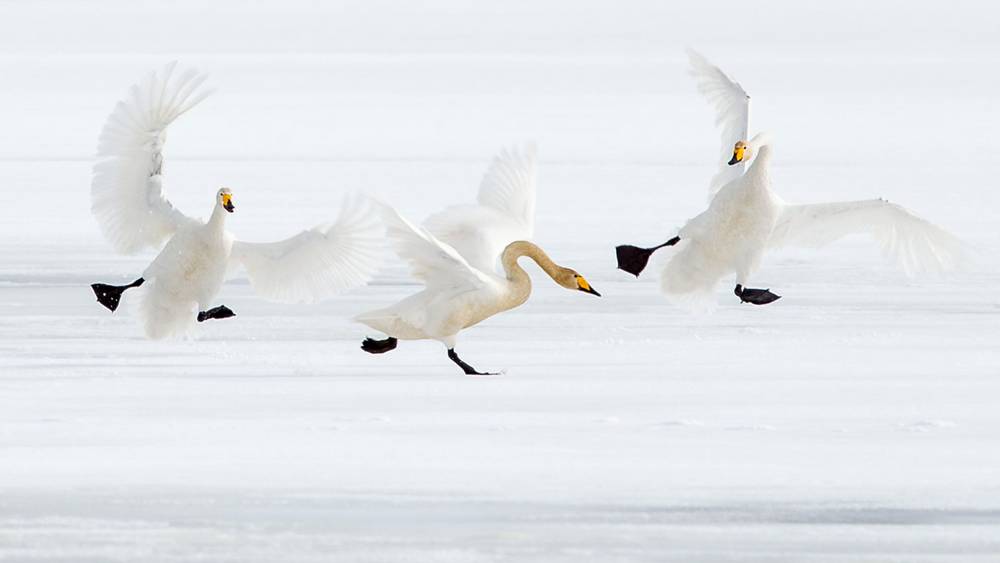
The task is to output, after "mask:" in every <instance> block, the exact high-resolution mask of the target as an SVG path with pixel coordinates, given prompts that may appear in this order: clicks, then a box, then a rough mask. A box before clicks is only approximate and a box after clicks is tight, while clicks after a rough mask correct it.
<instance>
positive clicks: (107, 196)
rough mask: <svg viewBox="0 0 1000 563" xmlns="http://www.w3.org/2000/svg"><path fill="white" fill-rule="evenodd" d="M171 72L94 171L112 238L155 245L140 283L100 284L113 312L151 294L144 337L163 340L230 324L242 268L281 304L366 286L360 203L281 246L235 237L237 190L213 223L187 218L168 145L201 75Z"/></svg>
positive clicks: (128, 115)
mask: <svg viewBox="0 0 1000 563" xmlns="http://www.w3.org/2000/svg"><path fill="white" fill-rule="evenodd" d="M173 70H174V65H173V64H171V65H169V66H167V67H166V69H165V70H164V72H163V73H161V74H154V75H151V76H150V77H149V78H148V79H147V80H145V81H144V82H142V83H141V84H138V85H136V86H133V88H132V90H131V92H130V97H129V99H127V100H125V101H123V102H120V103H119V104H118V106H117V107H116V108H115V111H114V112H113V113H112V114H111V116H110V117H109V118H108V122H107V123H106V124H105V126H104V129H103V131H102V132H101V138H100V145H99V148H98V154H99V157H101V158H102V159H103V160H101V161H100V162H98V164H97V165H95V167H94V180H93V185H92V190H91V196H92V209H93V212H94V215H95V216H96V217H97V219H98V223H99V225H100V226H101V230H102V231H103V233H104V235H105V236H106V238H108V239H109V241H110V242H111V243H112V244H113V245H114V246H115V248H116V249H117V250H119V251H120V252H123V253H131V252H136V251H139V250H141V249H144V248H149V247H154V248H155V247H158V246H159V245H161V244H163V241H164V240H167V242H166V244H165V245H164V246H163V248H162V250H161V251H160V253H159V254H158V255H157V256H156V258H155V259H154V260H153V261H152V263H150V265H149V266H148V267H147V268H146V270H145V271H144V272H143V274H142V276H141V277H140V278H139V279H137V280H136V281H134V282H132V283H131V284H129V285H125V286H112V285H107V284H94V286H93V288H94V291H95V293H96V294H97V297H98V301H99V302H101V303H102V304H103V305H105V306H106V307H108V308H109V309H111V310H112V311H114V310H115V309H117V307H118V303H119V300H120V298H121V295H122V293H123V292H124V291H125V290H127V289H129V288H131V287H139V286H145V287H144V291H143V293H144V295H143V299H142V302H141V306H140V308H139V311H140V315H141V317H142V321H143V325H144V327H145V332H146V335H147V336H149V337H150V338H162V337H165V336H170V335H174V334H178V333H182V332H184V331H186V330H187V329H188V328H189V327H190V326H191V324H192V323H193V322H194V321H195V320H198V321H204V320H208V319H220V318H227V317H231V316H233V315H234V313H233V312H232V311H231V310H229V308H227V307H225V306H220V307H214V308H212V307H210V306H211V304H212V302H213V300H214V299H215V297H216V295H218V292H219V289H220V288H221V287H222V283H223V281H224V280H225V278H226V276H227V273H228V272H231V271H232V270H234V269H236V268H237V267H243V268H244V269H245V270H246V272H247V274H248V277H249V278H250V283H251V285H252V286H253V288H254V290H255V291H256V292H257V293H258V294H260V295H262V296H264V297H267V298H270V299H273V300H277V301H284V302H312V301H317V300H320V299H323V298H325V297H327V296H329V295H331V294H333V293H336V292H338V291H341V290H345V289H349V288H351V287H355V286H358V285H361V284H363V283H364V282H365V281H367V279H368V278H369V277H370V275H371V274H372V273H373V271H374V270H375V268H376V265H377V262H376V260H375V256H376V253H377V251H378V247H379V242H378V236H379V233H378V228H377V224H376V222H375V221H374V219H373V218H372V217H371V216H370V214H366V213H364V212H362V210H361V209H360V208H359V207H358V206H345V208H344V209H342V210H341V214H340V217H339V218H338V220H337V221H336V222H335V223H334V224H332V225H329V226H321V227H316V228H314V229H310V230H307V231H303V232H301V233H299V234H298V235H296V236H294V237H291V238H289V239H286V240H284V241H279V242H273V243H249V242H243V241H237V240H234V238H233V236H232V235H231V234H229V233H228V232H227V231H226V228H225V223H226V218H227V217H228V216H229V215H230V214H231V213H233V212H234V211H235V206H234V205H233V196H232V192H231V191H230V190H229V189H228V188H223V189H221V190H219V191H218V192H217V194H216V198H215V203H214V205H213V207H212V212H211V215H210V218H209V219H208V221H202V220H199V219H195V218H191V217H188V216H187V215H184V214H183V213H181V212H180V211H178V210H177V209H175V208H174V207H173V205H171V204H170V202H169V201H168V200H167V199H166V198H165V197H164V196H163V193H162V180H163V175H162V171H163V170H162V169H163V156H162V152H161V150H162V148H163V144H164V140H165V137H166V128H167V126H168V125H169V124H170V123H171V122H172V121H173V120H174V119H176V118H177V117H178V116H180V115H181V114H182V113H184V112H186V111H187V110H188V109H190V108H191V107H193V106H194V105H196V104H197V103H198V102H199V101H201V100H202V99H203V98H204V97H205V96H206V95H207V92H199V91H198V88H199V86H200V85H201V83H202V82H203V81H204V78H205V77H204V76H203V75H198V74H196V73H194V72H188V73H185V74H183V75H181V76H180V77H179V78H177V79H176V80H173V79H172V78H173Z"/></svg>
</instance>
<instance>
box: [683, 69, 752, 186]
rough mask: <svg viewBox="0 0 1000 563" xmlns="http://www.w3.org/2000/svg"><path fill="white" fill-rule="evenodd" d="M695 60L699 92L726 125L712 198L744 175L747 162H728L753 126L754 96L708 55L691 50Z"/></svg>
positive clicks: (714, 178)
mask: <svg viewBox="0 0 1000 563" xmlns="http://www.w3.org/2000/svg"><path fill="white" fill-rule="evenodd" d="M688 59H689V60H690V62H691V76H693V77H694V80H695V84H696V85H697V86H698V92H700V93H701V95H702V96H704V97H705V99H706V100H708V103H710V104H712V107H713V108H714V109H715V124H716V126H721V127H722V148H721V150H720V153H719V158H718V160H717V164H718V166H719V171H718V172H716V174H715V176H713V177H712V181H711V183H710V184H709V197H711V196H713V195H715V193H716V192H717V191H719V188H721V187H722V186H725V185H726V184H728V183H729V182H731V181H733V180H735V179H736V178H739V177H740V176H741V175H742V174H743V170H744V167H745V166H746V163H745V162H741V163H739V164H736V165H733V166H729V165H728V164H726V163H727V162H729V159H730V158H731V157H732V155H733V145H735V144H736V142H737V141H746V140H747V130H748V128H749V125H750V96H748V95H747V93H746V91H745V90H743V87H742V86H740V85H739V83H738V82H736V81H735V80H733V79H732V78H729V76H727V75H726V73H724V72H722V70H721V69H720V68H719V67H717V66H715V65H713V64H712V63H710V62H708V60H706V59H705V57H703V56H701V55H700V54H698V53H696V52H695V51H692V50H690V49H689V50H688Z"/></svg>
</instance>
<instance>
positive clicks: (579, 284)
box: [576, 275, 601, 297]
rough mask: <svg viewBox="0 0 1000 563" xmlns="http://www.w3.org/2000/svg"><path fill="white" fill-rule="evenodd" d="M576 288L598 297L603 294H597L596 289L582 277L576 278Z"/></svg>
mask: <svg viewBox="0 0 1000 563" xmlns="http://www.w3.org/2000/svg"><path fill="white" fill-rule="evenodd" d="M576 288H577V289H578V290H580V291H582V292H584V293H589V294H591V295H596V296H598V297H600V296H601V294H600V293H597V291H596V290H595V289H594V288H592V287H590V283H588V282H587V280H585V279H583V276H580V275H577V276H576Z"/></svg>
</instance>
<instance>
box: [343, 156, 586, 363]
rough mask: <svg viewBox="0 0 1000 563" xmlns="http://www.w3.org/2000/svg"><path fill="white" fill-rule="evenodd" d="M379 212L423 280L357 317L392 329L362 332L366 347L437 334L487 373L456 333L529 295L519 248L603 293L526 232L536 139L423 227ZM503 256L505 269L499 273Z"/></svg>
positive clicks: (562, 277)
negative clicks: (468, 198)
mask: <svg viewBox="0 0 1000 563" xmlns="http://www.w3.org/2000/svg"><path fill="white" fill-rule="evenodd" d="M382 216H383V218H384V220H385V223H386V227H387V231H388V234H389V238H390V239H391V240H392V242H393V243H394V245H395V247H396V251H397V253H398V254H399V256H400V257H401V258H403V259H405V260H407V261H408V262H409V263H410V266H411V269H412V271H413V276H414V277H416V278H418V279H420V280H422V281H423V282H424V285H425V287H424V290H423V291H420V292H419V293H416V294H414V295H411V296H410V297H407V298H406V299H403V300H402V301H400V302H399V303H396V304H395V305H391V306H389V307H387V308H384V309H379V310H376V311H370V312H367V313H362V314H361V315H358V316H357V317H355V320H356V321H358V322H360V323H363V324H366V325H368V326H369V327H371V328H373V329H375V330H378V331H380V332H383V333H385V334H386V335H387V336H388V338H385V339H382V340H374V339H372V338H367V339H365V341H364V342H363V343H362V345H361V348H362V350H364V351H366V352H368V353H371V354H383V353H385V352H389V351H390V350H393V349H395V348H396V345H397V343H398V341H399V340H425V339H431V340H438V341H440V342H441V343H443V344H444V345H445V347H446V348H447V349H448V358H449V359H450V360H451V361H453V362H455V364H457V365H458V367H460V368H462V371H464V372H465V373H466V375H490V374H485V373H481V372H479V371H476V369H475V368H473V367H472V366H470V365H469V364H467V363H465V362H464V361H462V359H461V358H459V357H458V353H457V352H456V351H455V343H456V338H457V336H458V333H459V332H461V331H462V330H464V329H466V328H469V327H471V326H473V325H475V324H477V323H479V322H481V321H483V320H485V319H487V318H489V317H492V316H493V315H496V314H497V313H501V312H503V311H507V310H510V309H513V308H515V307H518V306H520V305H522V304H523V303H524V302H525V301H527V300H528V297H529V295H530V294H531V278H529V277H528V274H527V272H525V271H524V269H523V268H521V266H520V265H519V264H518V263H517V261H518V259H519V258H521V257H522V256H526V257H528V258H530V259H532V260H534V261H535V263H536V264H538V265H539V266H540V267H541V268H542V270H543V271H544V272H545V273H546V274H548V275H549V277H551V278H552V279H553V281H555V282H556V283H557V284H559V285H561V286H562V287H565V288H566V289H572V290H577V291H582V292H585V293H589V294H591V295H597V296H600V293H598V292H597V291H595V290H594V288H592V287H590V284H589V283H587V280H586V279H584V278H583V276H581V275H580V274H578V273H576V272H575V271H573V270H571V269H569V268H564V267H562V266H559V265H557V264H556V263H555V262H553V261H552V259H550V258H549V257H548V255H546V254H545V252H544V251H543V250H542V249H541V248H539V247H538V246H536V245H534V244H532V243H530V242H527V241H525V240H521V239H525V238H531V235H532V232H533V230H534V223H535V153H534V148H533V147H531V148H529V149H528V150H527V151H523V152H522V151H516V150H515V151H504V152H502V153H501V154H500V155H499V156H498V157H497V158H496V159H494V161H493V164H492V166H491V167H490V170H489V171H488V172H487V173H486V176H485V177H484V178H483V181H482V184H481V185H480V188H479V197H478V204H475V205H456V206H453V207H449V208H447V209H445V210H444V211H441V212H440V213H437V214H435V215H433V216H431V217H430V218H429V219H428V221H427V228H426V229H425V228H422V227H419V226H416V225H413V224H412V223H410V222H409V221H407V220H406V219H404V218H403V217H401V216H400V215H399V214H398V213H397V212H396V211H395V210H394V209H392V208H391V207H389V206H384V205H383V206H382ZM498 258H499V260H500V262H501V264H502V266H503V275H498V274H497V273H496V262H497V259H498Z"/></svg>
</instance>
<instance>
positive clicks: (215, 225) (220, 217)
mask: <svg viewBox="0 0 1000 563" xmlns="http://www.w3.org/2000/svg"><path fill="white" fill-rule="evenodd" d="M228 214H229V212H228V211H226V210H225V209H223V208H222V206H221V205H219V204H218V203H216V204H215V209H213V210H212V216H211V217H209V218H208V223H207V225H208V227H209V228H210V229H212V230H218V231H223V230H225V228H226V215H228Z"/></svg>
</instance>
